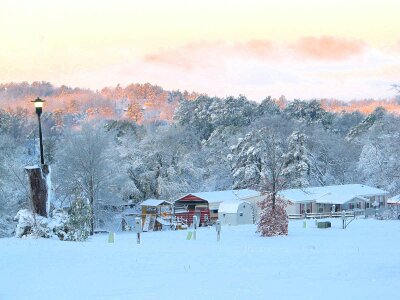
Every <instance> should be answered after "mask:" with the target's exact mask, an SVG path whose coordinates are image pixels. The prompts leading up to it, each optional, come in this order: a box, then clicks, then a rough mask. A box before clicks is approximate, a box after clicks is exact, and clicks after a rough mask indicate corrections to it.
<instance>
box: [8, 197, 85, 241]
mask: <svg viewBox="0 0 400 300" xmlns="http://www.w3.org/2000/svg"><path fill="white" fill-rule="evenodd" d="M14 220H15V221H18V224H17V227H16V229H15V236H16V237H19V238H22V237H42V238H52V237H58V238H59V239H60V240H62V241H84V240H86V239H87V238H88V236H89V233H90V220H91V210H90V206H89V204H87V203H86V202H84V201H83V200H81V199H77V200H75V201H74V202H73V203H72V206H71V209H70V212H69V213H67V212H66V211H64V210H61V209H56V210H54V211H53V213H52V217H51V218H45V217H42V216H40V215H37V214H34V213H32V212H31V211H30V210H28V209H21V210H20V211H18V213H17V215H16V216H15V218H14Z"/></svg>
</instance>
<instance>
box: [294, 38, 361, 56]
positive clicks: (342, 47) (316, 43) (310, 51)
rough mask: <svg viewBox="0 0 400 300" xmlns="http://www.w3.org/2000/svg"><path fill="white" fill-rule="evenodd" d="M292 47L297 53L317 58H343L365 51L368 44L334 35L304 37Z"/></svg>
mask: <svg viewBox="0 0 400 300" xmlns="http://www.w3.org/2000/svg"><path fill="white" fill-rule="evenodd" d="M290 48H291V49H292V50H293V51H294V52H295V53H297V54H299V55H301V56H304V57H306V58H309V59H316V60H343V59H347V58H350V57H352V56H356V55H360V54H362V53H363V52H364V50H365V48H366V44H365V43H364V42H362V41H360V40H349V39H344V38H337V37H332V36H322V37H319V38H317V37H304V38H301V39H299V40H298V41H297V42H296V43H294V44H291V45H290Z"/></svg>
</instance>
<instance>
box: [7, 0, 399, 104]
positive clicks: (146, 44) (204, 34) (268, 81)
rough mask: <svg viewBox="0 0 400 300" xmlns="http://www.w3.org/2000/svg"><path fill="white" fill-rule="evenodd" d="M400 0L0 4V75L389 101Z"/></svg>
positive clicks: (395, 76)
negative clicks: (148, 83) (147, 83)
mask: <svg viewBox="0 0 400 300" xmlns="http://www.w3.org/2000/svg"><path fill="white" fill-rule="evenodd" d="M399 14H400V1H399V0H379V1H378V0H364V1H361V0H351V1H349V0H335V1H330V0H324V1H321V0H301V1H299V0H264V1H255V0H246V1H244V0H242V1H236V0H230V1H218V0H213V1H212V0H202V1H188V0H186V1H183V0H169V1H158V0H146V1H134V0H130V1H122V0H113V1H100V0H97V1H90V0H85V1H82V0H81V1H75V0H69V1H54V0H53V1H44V0H36V1H21V0H13V1H9V0H2V1H0V82H2V83H5V82H11V81H14V82H20V81H28V82H32V81H42V80H43V81H49V82H51V83H53V84H55V85H63V84H64V85H68V86H73V87H83V88H91V89H101V88H102V87H104V86H115V85H117V84H121V85H122V86H125V85H127V84H129V83H145V82H150V83H152V84H158V85H161V86H162V87H164V88H165V89H180V90H189V91H192V90H194V91H197V92H204V93H208V94H210V95H216V96H221V97H224V96H228V95H234V96H237V95H239V94H242V95H246V96H247V97H248V98H250V99H253V100H258V101H259V100H262V99H263V98H265V97H266V96H269V95H270V96H273V97H279V96H281V95H285V96H286V98H288V99H294V98H296V99H312V98H337V99H341V100H352V99H365V98H387V97H393V96H395V95H396V92H395V90H394V89H392V88H391V85H392V84H395V83H400V15H399Z"/></svg>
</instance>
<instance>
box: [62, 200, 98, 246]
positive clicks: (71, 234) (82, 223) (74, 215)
mask: <svg viewBox="0 0 400 300" xmlns="http://www.w3.org/2000/svg"><path fill="white" fill-rule="evenodd" d="M68 215H69V218H68V222H67V228H68V233H67V235H66V237H65V239H66V240H69V241H85V240H86V239H87V238H88V237H89V235H90V233H91V219H92V212H91V207H90V205H89V204H88V203H87V202H86V201H84V199H83V198H81V197H77V198H76V199H75V200H73V201H72V203H71V207H70V209H69V213H68Z"/></svg>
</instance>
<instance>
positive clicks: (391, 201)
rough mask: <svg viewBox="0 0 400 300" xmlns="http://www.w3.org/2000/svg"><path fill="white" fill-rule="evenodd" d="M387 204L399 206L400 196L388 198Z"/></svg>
mask: <svg viewBox="0 0 400 300" xmlns="http://www.w3.org/2000/svg"><path fill="white" fill-rule="evenodd" d="M387 204H399V205H400V194H399V195H396V196H393V197H392V198H389V199H388V201H387Z"/></svg>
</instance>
